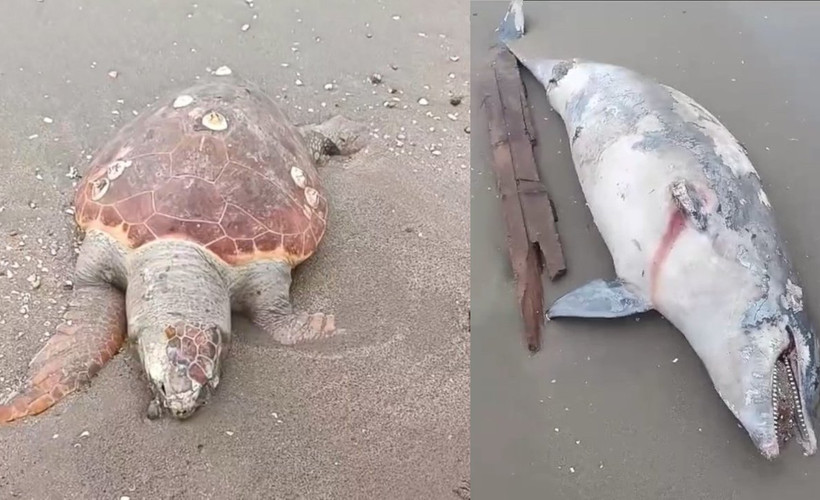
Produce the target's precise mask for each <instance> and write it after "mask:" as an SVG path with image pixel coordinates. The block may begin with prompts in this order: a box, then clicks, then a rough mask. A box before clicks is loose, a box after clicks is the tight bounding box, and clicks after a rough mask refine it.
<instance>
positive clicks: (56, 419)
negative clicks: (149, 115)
mask: <svg viewBox="0 0 820 500" xmlns="http://www.w3.org/2000/svg"><path fill="white" fill-rule="evenodd" d="M467 11H468V8H467V3H466V2H460V1H455V0H453V1H445V2H440V1H433V0H425V1H423V2H414V3H413V4H412V5H409V4H407V3H406V2H398V1H385V2H378V3H376V2H356V1H353V0H343V1H334V2H325V1H319V0H312V1H305V2H264V1H257V2H256V4H255V5H254V6H253V7H249V5H248V4H247V3H246V2H244V1H242V0H234V1H217V0H200V1H198V2H196V3H195V2H162V1H142V2H128V1H123V0H120V1H107V2H88V1H83V0H64V1H54V0H45V1H43V2H36V1H34V0H11V1H10V2H7V3H6V4H4V7H3V19H4V21H5V22H4V23H3V30H1V31H0V53H2V57H0V120H2V123H3V124H4V131H3V133H2V134H0V172H2V176H0V397H2V396H3V395H5V394H6V393H7V391H9V390H10V389H11V388H13V387H14V386H15V385H16V383H17V381H18V380H19V379H20V378H21V377H23V376H24V375H25V371H26V365H27V363H28V361H29V360H30V359H31V357H32V356H33V355H34V353H35V352H36V351H37V350H38V348H39V347H40V346H41V345H42V342H43V341H44V339H45V338H46V334H48V333H50V332H51V331H52V330H53V326H54V325H55V323H56V322H57V321H58V320H59V319H60V309H61V307H63V306H65V305H66V304H67V303H68V299H69V296H70V292H69V291H67V290H65V289H64V288H63V283H64V281H65V280H66V279H69V278H70V277H71V271H72V267H73V264H74V261H75V259H76V256H75V254H74V247H73V241H72V240H73V234H72V231H73V224H72V220H71V216H70V215H68V214H66V213H65V210H66V209H67V208H69V205H70V203H71V201H72V197H73V189H72V182H73V179H72V178H70V177H68V176H67V175H69V174H71V171H70V168H71V167H72V166H75V167H76V168H77V169H79V170H80V172H81V173H82V172H83V170H84V167H85V166H86V165H87V163H88V160H87V159H86V155H88V154H91V153H92V152H93V151H94V150H95V149H96V148H98V147H100V146H102V145H103V144H104V143H105V141H107V140H108V139H109V138H110V137H111V136H112V135H113V134H114V132H115V130H116V129H118V128H119V127H121V126H122V125H123V124H124V123H126V121H127V120H129V119H131V117H132V114H133V113H132V111H136V112H142V111H143V110H144V109H146V105H150V104H152V103H154V102H155V98H161V99H165V98H168V97H169V96H171V95H173V93H174V92H176V91H178V90H179V89H181V88H184V87H186V86H188V85H190V84H193V83H195V82H196V77H197V76H201V77H205V76H206V75H207V68H211V69H215V68H217V67H218V66H221V65H228V66H229V67H231V68H232V70H233V71H234V72H235V73H237V74H239V75H241V76H244V77H247V78H249V79H251V80H253V81H254V82H256V83H257V84H259V85H260V86H261V87H262V88H263V89H264V90H265V91H266V92H267V93H268V94H269V95H270V96H272V97H273V98H274V99H275V100H277V102H279V103H280V104H281V105H282V107H283V109H284V110H285V111H286V113H287V114H288V115H289V116H290V117H291V118H292V119H293V120H294V121H295V122H297V123H307V122H313V121H318V120H321V119H326V118H329V117H330V116H332V115H333V114H336V113H341V114H343V115H344V116H346V117H347V118H350V119H353V120H358V121H360V122H363V123H365V124H366V125H367V127H368V130H369V132H370V134H371V136H370V138H369V145H368V147H367V149H366V150H365V151H362V152H360V153H358V154H356V155H355V156H354V157H352V158H350V159H347V160H340V161H334V162H331V163H330V164H328V165H327V166H324V167H322V168H321V169H320V174H321V175H322V177H323V179H324V182H325V185H326V188H327V190H328V192H329V196H330V202H331V215H330V219H329V226H328V232H327V234H326V236H325V239H324V241H323V243H322V246H321V247H320V250H319V252H318V253H317V254H316V255H315V257H313V258H312V259H310V260H309V261H308V262H307V263H305V264H304V265H303V266H302V267H300V268H299V269H298V271H297V272H296V276H295V281H294V288H293V293H294V302H295V305H296V306H297V307H299V308H304V309H308V310H324V311H329V312H334V313H336V315H337V324H338V325H339V326H342V327H344V328H346V329H347V330H348V331H349V333H350V335H349V336H348V337H347V338H345V339H343V340H339V341H337V342H329V343H327V344H322V345H313V346H304V347H300V348H283V347H279V346H276V345H272V344H271V342H270V341H269V339H267V337H266V336H265V334H264V332H259V331H257V330H255V329H253V328H252V327H250V326H249V325H248V324H247V322H243V321H240V320H239V318H237V322H236V323H235V325H236V335H235V339H236V340H235V342H234V345H233V347H232V352H231V355H230V357H229V359H228V363H227V365H226V367H225V372H224V374H223V377H222V383H221V384H220V387H219V388H218V390H217V393H216V396H215V397H214V399H213V400H212V401H211V403H210V404H209V405H208V406H207V407H205V408H203V409H202V410H201V411H200V412H198V414H197V415H196V416H194V417H193V418H192V419H190V420H188V421H185V422H182V423H180V422H174V421H170V420H161V421H154V422H150V421H148V420H146V419H145V411H146V407H147V404H148V401H149V398H150V394H149V391H148V388H147V386H146V384H145V379H144V377H143V376H142V374H141V368H140V366H139V363H138V362H137V361H136V359H135V353H134V352H133V351H127V352H124V353H122V354H121V355H119V356H117V357H116V358H115V359H114V360H113V361H112V362H111V363H109V364H108V365H107V366H106V367H105V368H104V369H103V370H102V371H101V372H100V374H99V375H98V376H97V377H96V378H95V379H94V380H93V383H92V384H91V385H90V386H89V387H88V388H87V389H84V390H83V391H81V392H80V393H77V394H74V395H72V396H70V397H68V398H67V399H66V400H64V401H63V402H61V403H60V404H58V405H57V406H56V407H54V408H52V409H51V410H50V411H48V412H47V413H46V414H44V415H42V416H39V417H36V418H33V419H30V420H29V421H27V422H24V423H21V424H16V425H12V426H8V427H2V428H0V443H2V444H0V498H3V499H6V498H28V499H37V500H40V499H52V498H53V499H57V498H60V499H62V498H82V499H118V498H125V497H129V498H130V499H132V500H138V499H148V498H151V499H156V498H174V499H201V498H212V499H226V498H310V499H319V498H457V496H456V493H454V492H453V490H454V489H457V488H459V487H460V486H461V485H462V482H463V481H465V480H468V479H469V473H470V470H469V459H470V457H469V432H470V421H469V418H470V413H469V401H470V399H469V398H470V387H469V356H470V349H469V331H468V329H467V328H466V321H465V320H466V315H467V308H468V307H469V302H468V301H469V267H468V265H469V225H468V222H469V212H468V210H469V208H468V207H469V198H468V176H469V169H468V163H469V146H468V141H469V135H468V134H467V133H466V132H465V131H464V127H465V126H467V125H468V124H469V109H470V100H469V75H468V71H469V59H468V52H469V46H468V43H469V38H468V36H469V33H468V22H469V19H468V17H467ZM431 13H435V15H431ZM245 24H248V25H249V27H248V29H247V31H242V26H243V25H245ZM112 71H116V73H111V75H109V72H112ZM373 73H379V74H381V75H382V80H383V81H382V83H379V84H374V83H371V80H370V76H371V75H372V74H373ZM297 80H300V81H301V85H299V84H297ZM328 83H333V88H332V89H331V90H325V88H324V87H325V85H326V84H328ZM390 87H392V88H395V89H397V90H398V92H397V93H395V94H391V93H389V92H388V88H390ZM453 95H458V96H464V101H463V103H462V104H461V105H459V106H453V105H451V104H450V102H449V100H450V98H451V96H453ZM394 98H395V99H397V100H396V101H392V100H393V99H394ZM420 98H425V99H426V100H427V101H428V104H427V105H426V106H422V105H420V104H419V103H418V100H419V99H420ZM385 102H395V104H396V105H395V107H386V106H385V105H384V103H385ZM448 115H452V118H451V117H448ZM45 118H49V119H50V120H49V121H50V123H46V121H45V120H44V119H45ZM435 151H438V152H439V154H436V153H434V152H435ZM9 271H10V273H8V272H9ZM30 277H31V280H29V278H30ZM34 285H39V286H34Z"/></svg>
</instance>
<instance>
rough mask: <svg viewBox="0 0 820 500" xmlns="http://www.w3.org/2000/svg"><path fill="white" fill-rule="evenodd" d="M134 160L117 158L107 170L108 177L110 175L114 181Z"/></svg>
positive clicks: (109, 177) (110, 178)
mask: <svg viewBox="0 0 820 500" xmlns="http://www.w3.org/2000/svg"><path fill="white" fill-rule="evenodd" d="M132 163H133V162H132V161H131V160H117V161H115V162H114V163H112V164H111V165H108V170H107V172H106V177H108V180H109V181H113V180H116V179H118V178H119V177H120V176H121V175H122V174H123V172H125V169H126V168H128V167H130V166H131V164H132Z"/></svg>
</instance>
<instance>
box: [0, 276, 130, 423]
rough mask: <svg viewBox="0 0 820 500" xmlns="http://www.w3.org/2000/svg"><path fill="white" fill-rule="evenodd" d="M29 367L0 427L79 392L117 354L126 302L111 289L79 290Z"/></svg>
mask: <svg viewBox="0 0 820 500" xmlns="http://www.w3.org/2000/svg"><path fill="white" fill-rule="evenodd" d="M56 330H57V331H56V332H55V334H54V335H53V336H52V337H51V338H50V339H49V340H48V342H47V343H46V345H45V346H43V348H42V349H40V351H39V352H38V353H37V354H36V355H35V356H34V358H33V359H32V360H31V363H30V364H29V371H28V376H27V377H26V379H25V381H24V382H23V385H22V387H21V389H20V390H19V391H17V392H15V393H12V394H11V395H10V396H9V397H8V398H6V401H4V402H3V404H0V422H11V421H14V420H18V419H21V418H24V417H27V416H30V415H37V414H38V413H42V412H43V411H45V410H47V409H49V408H50V407H52V406H53V405H55V404H56V403H57V402H58V401H60V400H61V399H63V398H64V397H65V396H66V395H68V394H70V393H72V392H74V391H76V390H77V389H78V388H79V387H80V386H81V385H83V384H86V383H88V382H89V381H90V380H91V378H92V377H93V376H94V375H95V374H96V373H97V372H98V371H99V370H100V369H101V368H102V367H103V366H104V365H105V364H106V363H107V362H108V361H109V360H110V359H111V358H112V357H114V355H115V354H116V353H117V351H119V349H120V347H122V345H123V343H124V341H125V336H126V320H125V298H124V297H123V294H122V292H120V291H119V290H117V289H115V288H114V287H112V286H111V285H107V284H99V285H85V286H82V287H77V288H75V290H74V294H73V296H72V298H71V302H70V305H69V309H68V313H67V314H66V317H65V321H63V322H62V323H61V324H60V325H59V326H57V329H56Z"/></svg>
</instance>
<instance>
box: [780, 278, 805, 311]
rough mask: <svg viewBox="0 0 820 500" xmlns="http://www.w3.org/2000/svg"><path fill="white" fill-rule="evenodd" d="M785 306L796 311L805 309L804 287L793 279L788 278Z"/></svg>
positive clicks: (784, 299) (784, 298)
mask: <svg viewBox="0 0 820 500" xmlns="http://www.w3.org/2000/svg"><path fill="white" fill-rule="evenodd" d="M783 302H784V304H783V306H784V307H786V308H787V309H791V310H792V311H794V312H800V311H802V310H803V289H802V288H800V286H798V285H796V284H795V283H794V282H793V281H792V280H786V295H785V296H784V297H783Z"/></svg>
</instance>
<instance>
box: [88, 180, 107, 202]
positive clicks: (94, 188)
mask: <svg viewBox="0 0 820 500" xmlns="http://www.w3.org/2000/svg"><path fill="white" fill-rule="evenodd" d="M110 186H111V181H109V180H108V177H100V178H99V179H97V180H96V181H94V182H92V183H91V200H93V201H99V200H100V198H102V197H103V196H105V193H107V192H108V188H109V187H110Z"/></svg>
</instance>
